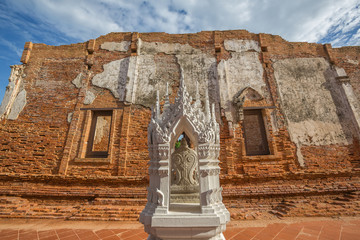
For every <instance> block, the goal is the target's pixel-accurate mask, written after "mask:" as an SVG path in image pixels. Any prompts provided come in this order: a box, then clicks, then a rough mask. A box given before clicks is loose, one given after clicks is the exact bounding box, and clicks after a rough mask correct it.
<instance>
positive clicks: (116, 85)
mask: <svg viewBox="0 0 360 240" xmlns="http://www.w3.org/2000/svg"><path fill="white" fill-rule="evenodd" d="M128 66H129V59H128V58H124V59H120V60H116V61H112V62H110V63H107V64H104V66H103V67H104V71H103V72H102V73H99V74H96V75H95V76H94V77H93V79H92V81H91V82H92V84H93V85H94V86H98V87H101V88H106V89H108V90H110V91H111V93H112V94H113V95H114V97H115V98H118V99H119V98H120V91H119V90H120V85H121V84H123V83H124V82H125V83H126V79H127V68H128ZM121 96H122V98H121V99H120V100H123V96H124V94H121Z"/></svg>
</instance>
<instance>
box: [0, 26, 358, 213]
mask: <svg viewBox="0 0 360 240" xmlns="http://www.w3.org/2000/svg"><path fill="white" fill-rule="evenodd" d="M359 58H360V48H359V47H347V48H339V49H333V48H331V46H330V45H321V44H311V43H291V42H287V41H285V40H283V39H282V38H281V37H279V36H273V35H267V34H252V33H249V32H247V31H244V30H241V31H212V32H200V33H196V34H166V33H111V34H108V35H104V36H101V37H99V38H97V39H92V40H89V41H88V42H86V43H78V44H72V45H68V46H47V45H44V44H30V43H27V44H26V45H25V49H24V54H23V57H22V59H21V61H22V62H23V65H21V66H15V67H14V71H13V72H12V75H11V76H10V79H9V87H8V90H7V91H6V95H5V98H4V100H3V103H2V105H1V107H0V116H1V117H0V188H1V193H2V194H3V199H4V201H0V205H1V204H4V208H1V209H18V210H17V211H16V212H17V214H18V215H17V216H23V215H24V216H25V215H26V213H25V212H22V211H21V209H22V207H23V208H24V207H27V208H29V209H31V211H29V212H28V216H30V217H39V216H40V217H44V216H51V217H54V216H55V217H59V218H69V219H96V216H99V215H98V214H99V213H100V212H103V210H102V209H106V206H109V205H114V206H122V208H121V211H120V210H114V209H113V211H114V214H113V215H111V214H109V215H106V216H104V217H101V218H100V219H103V218H104V219H120V220H125V219H135V218H136V216H137V215H136V214H138V212H139V211H140V210H141V209H142V208H143V207H142V206H141V204H143V203H145V202H146V199H145V197H146V196H145V188H146V186H147V180H148V177H147V176H148V172H147V168H148V166H147V163H148V161H149V156H148V144H147V141H148V139H147V126H148V123H149V121H150V114H151V107H154V104H155V99H156V92H157V91H159V97H160V101H161V103H162V104H163V103H164V101H165V93H166V86H167V85H168V92H169V99H170V102H172V101H174V99H175V97H176V94H177V90H178V87H179V79H180V77H181V74H182V75H183V77H184V81H185V85H186V87H187V89H188V92H189V93H190V95H191V96H192V97H193V98H194V99H195V97H196V87H197V86H198V90H199V99H200V101H203V102H204V99H205V97H206V95H208V96H209V99H210V103H211V104H212V103H214V104H215V109H216V118H217V121H218V122H219V123H220V134H221V140H220V141H221V144H220V145H221V149H220V166H221V169H222V170H221V174H220V179H221V183H222V186H223V187H224V192H223V195H224V202H225V203H226V204H228V205H229V206H230V205H231V206H233V207H231V208H230V209H234V211H233V215H232V217H233V218H234V219H239V218H240V219H246V218H249V216H250V215H251V216H252V217H253V218H268V217H269V213H270V214H271V212H272V211H273V216H275V215H276V214H280V213H281V212H282V211H281V206H282V205H281V204H283V203H284V201H285V202H286V201H292V202H293V205H294V206H293V209H292V210H291V211H289V212H288V216H303V215H301V214H302V213H304V211H301V209H304V208H307V207H308V209H310V210H309V211H306V214H307V215H314V216H315V215H316V216H319V215H324V214H326V213H327V212H331V211H333V212H341V211H340V210H339V209H338V208H337V207H336V206H338V205H336V204H332V203H331V202H332V201H336V197H335V195H333V194H334V193H335V192H336V194H338V195H336V196H337V197H339V196H340V195H341V196H342V195H344V196H348V197H349V196H350V197H351V198H352V199H357V200H356V201H353V202H351V203H349V206H348V207H347V208H346V209H347V210H346V211H343V212H342V213H341V214H345V215H351V214H354V213H355V214H358V212H357V210H356V209H357V208H356V207H355V206H357V205H356V204H357V203H358V202H357V201H358V199H359V197H358V194H356V193H357V192H359V191H360V186H359V182H360V181H359V167H360V144H359V138H360V131H359V129H360V128H359V124H360V119H359V112H360V109H359V106H360V105H359V98H360V88H359V86H360V83H359V79H360V75H359V74H360V71H359V68H360V65H359V64H360V63H359ZM15 70H16V71H15ZM250 110H251V111H260V112H261V116H262V121H263V123H264V126H265V130H264V131H265V133H264V136H265V137H266V140H267V143H268V147H269V154H266V155H249V154H247V153H246V147H245V142H246V139H245V137H244V117H243V115H244V112H246V111H250ZM101 114H105V115H101ZM98 115H99V116H100V117H99V118H97V117H96V116H98ZM102 119H106V129H105V128H104V126H105V125H104V121H102ZM95 123H98V124H95ZM104 129H105V130H104ZM105 135H106V136H105ZM91 136H94V139H93V140H94V141H93V142H94V143H95V146H97V144H98V145H99V146H101V147H99V149H101V150H103V151H102V153H101V154H100V155H96V154H97V153H93V152H94V151H92V150H91V149H95V150H96V149H97V148H96V147H95V148H94V147H93V148H90V147H89V146H90V145H91V144H92V143H91V141H90V140H91ZM100 143H101V144H100ZM105 145H106V146H105ZM89 149H90V150H89ZM95 152H96V151H95ZM29 186H30V187H29ZM69 186H71V187H69ZM302 194H305V195H306V196H305V195H304V196H305V197H304V198H305V199H306V198H309V199H311V200H309V202H306V200H304V199H303V198H300V197H298V196H299V195H302ZM10 196H11V197H10ZM24 196H25V197H24ZM350 197H349V198H350ZM55 198H56V199H55ZM240 198H244V199H245V198H246V199H247V200H246V204H245V203H244V201H245V200H244V201H240V200H239V199H240ZM41 199H47V200H41ZM256 199H257V200H256ZM259 199H261V200H259ZM281 199H286V200H284V201H281ZM272 200H273V201H272ZM84 202H86V204H84ZM315 203H316V204H315ZM317 203H318V204H319V206H320V205H321V206H322V208H318V207H316V206H317ZM244 204H245V205H246V206H248V207H249V208H251V207H253V209H259V211H258V212H256V211H255V212H249V213H248V212H247V211H245V212H244V211H242V210H239V209H241V206H244ZM17 205H19V206H17ZM33 206H36V207H37V208H38V209H43V210H41V211H39V212H37V210H36V208H34V207H33ZM50 206H52V207H50ZM70 206H71V207H70ZM79 206H83V209H82V210H81V211H80V210H79V208H80V207H79ZM98 206H99V207H98ZM100 206H101V207H100ZM126 206H132V207H126ZM262 206H263V207H262ZM314 206H315V207H314ZM44 209H48V211H49V213H48V215H46V214H43V212H44V211H46V210H44ZM118 209H120V208H118ZM277 209H280V210H279V211H278V210H277ZM321 209H323V211H322V210H321ZM324 209H326V211H325V210H324ZM0 212H1V211H0ZM260 212H261V214H260ZM239 213H241V214H239ZM265 213H266V214H265ZM1 216H11V211H10V212H7V213H3V215H1ZM126 216H127V217H126Z"/></svg>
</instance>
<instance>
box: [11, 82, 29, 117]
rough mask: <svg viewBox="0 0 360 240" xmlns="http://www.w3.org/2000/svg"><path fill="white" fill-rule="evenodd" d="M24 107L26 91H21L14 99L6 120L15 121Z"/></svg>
mask: <svg viewBox="0 0 360 240" xmlns="http://www.w3.org/2000/svg"><path fill="white" fill-rule="evenodd" d="M25 105H26V91H25V89H23V90H22V91H21V92H20V93H19V94H18V95H17V96H16V98H15V101H14V103H13V105H12V107H11V111H10V114H9V116H8V117H7V118H8V119H11V120H15V119H17V118H18V116H19V114H20V113H21V111H22V110H23V109H24V107H25Z"/></svg>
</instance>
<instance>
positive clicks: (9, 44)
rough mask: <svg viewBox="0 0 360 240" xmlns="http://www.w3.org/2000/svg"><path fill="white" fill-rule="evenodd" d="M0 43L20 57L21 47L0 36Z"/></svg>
mask: <svg viewBox="0 0 360 240" xmlns="http://www.w3.org/2000/svg"><path fill="white" fill-rule="evenodd" d="M0 44H1V45H4V46H6V47H7V48H9V49H11V50H12V51H13V52H15V53H16V55H17V56H18V57H21V54H22V49H21V48H18V47H17V46H16V45H15V44H14V43H12V42H10V41H8V40H6V39H4V38H2V37H0Z"/></svg>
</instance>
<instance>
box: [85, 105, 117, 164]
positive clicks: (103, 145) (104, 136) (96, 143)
mask: <svg viewBox="0 0 360 240" xmlns="http://www.w3.org/2000/svg"><path fill="white" fill-rule="evenodd" d="M111 121H112V111H93V117H92V121H91V128H90V134H89V139H88V146H87V151H86V157H91V158H94V157H95V158H96V157H98V158H106V157H108V154H109V143H110V132H111Z"/></svg>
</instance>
